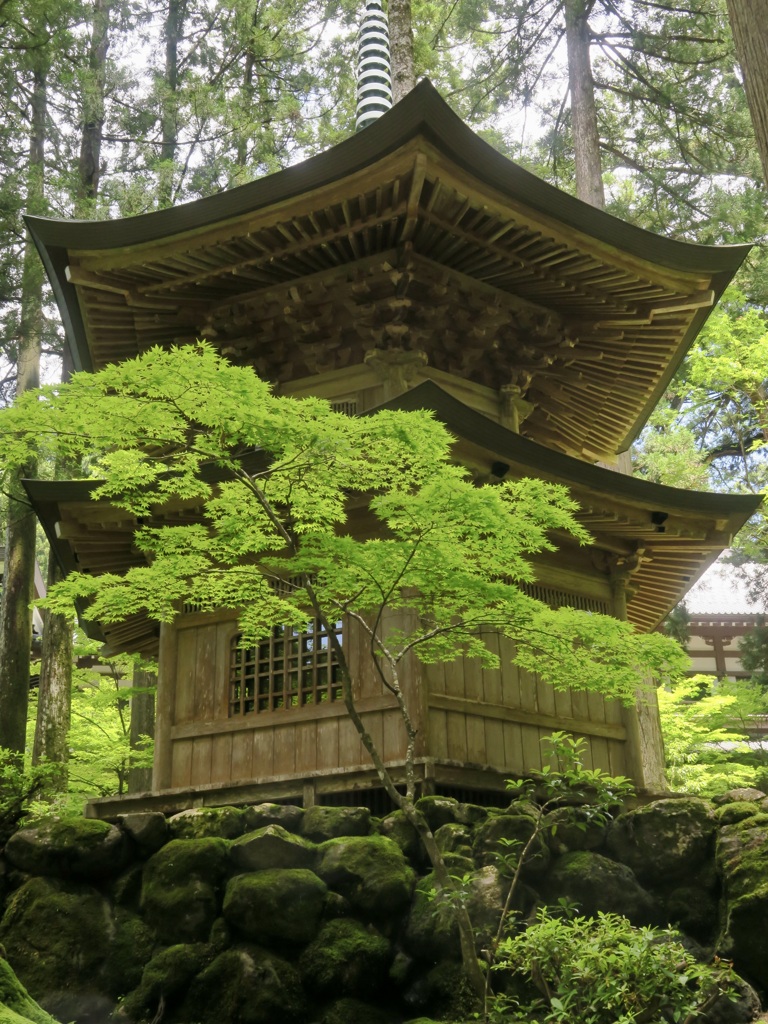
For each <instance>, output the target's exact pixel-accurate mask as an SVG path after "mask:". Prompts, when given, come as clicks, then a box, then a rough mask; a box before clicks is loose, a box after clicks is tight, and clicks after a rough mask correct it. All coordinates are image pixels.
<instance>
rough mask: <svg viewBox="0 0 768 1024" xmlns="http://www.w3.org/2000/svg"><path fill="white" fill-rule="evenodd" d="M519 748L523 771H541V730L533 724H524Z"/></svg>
mask: <svg viewBox="0 0 768 1024" xmlns="http://www.w3.org/2000/svg"><path fill="white" fill-rule="evenodd" d="M520 733H521V737H520V748H521V751H522V762H523V768H522V771H523V772H538V771H541V768H542V761H541V734H542V730H541V729H540V728H538V727H537V726H534V725H524V726H523V727H522V728H521V730H520Z"/></svg>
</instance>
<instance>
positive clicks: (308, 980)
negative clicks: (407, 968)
mask: <svg viewBox="0 0 768 1024" xmlns="http://www.w3.org/2000/svg"><path fill="white" fill-rule="evenodd" d="M391 961H392V949H391V947H390V944H389V942H388V941H387V940H386V939H385V938H384V936H383V935H381V933H380V932H377V931H376V930H375V929H373V928H366V926H365V925H364V924H362V923H361V922H360V921H355V920H351V919H349V918H347V919H344V918H340V919H338V920H336V921H329V922H328V924H326V925H325V926H324V927H323V928H322V929H321V931H320V933H319V935H318V936H317V938H316V939H315V940H314V942H312V943H311V944H310V945H309V946H307V948H306V949H305V950H304V952H303V953H302V954H301V958H300V960H299V971H300V972H301V976H302V978H303V980H304V983H305V985H306V987H307V989H309V990H310V991H313V992H317V993H321V994H329V995H339V994H343V995H350V996H359V997H360V998H363V999H365V998H372V997H375V996H376V994H377V993H378V992H379V991H380V990H381V989H382V988H383V987H384V986H385V984H386V982H387V972H388V969H389V965H390V963H391Z"/></svg>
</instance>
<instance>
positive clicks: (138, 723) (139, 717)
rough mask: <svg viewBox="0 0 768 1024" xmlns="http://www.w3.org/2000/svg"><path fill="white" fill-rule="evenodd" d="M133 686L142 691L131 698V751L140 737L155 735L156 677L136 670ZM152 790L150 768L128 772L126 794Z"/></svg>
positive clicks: (136, 745) (132, 769) (137, 743)
mask: <svg viewBox="0 0 768 1024" xmlns="http://www.w3.org/2000/svg"><path fill="white" fill-rule="evenodd" d="M133 686H134V687H136V688H137V689H141V690H144V691H145V692H143V693H134V694H133V696H132V697H131V732H130V742H131V749H132V750H136V748H137V747H138V745H139V742H140V740H141V737H142V736H152V737H153V738H154V735H155V694H154V687H156V686H157V676H155V675H154V674H153V673H152V672H143V671H141V670H140V669H136V670H135V671H134V673H133ZM151 789H152V769H151V768H131V769H129V771H128V792H129V793H146V792H148V791H149V790H151Z"/></svg>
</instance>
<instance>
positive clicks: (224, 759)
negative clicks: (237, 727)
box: [211, 733, 239, 783]
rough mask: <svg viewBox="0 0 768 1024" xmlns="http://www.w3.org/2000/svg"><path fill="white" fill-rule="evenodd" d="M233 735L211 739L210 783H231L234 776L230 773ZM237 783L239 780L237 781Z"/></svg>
mask: <svg viewBox="0 0 768 1024" xmlns="http://www.w3.org/2000/svg"><path fill="white" fill-rule="evenodd" d="M235 735H237V734H234V735H233V734H231V733H224V734H223V735H221V736H214V737H213V750H212V752H211V782H221V783H226V782H233V781H235V780H236V776H234V775H233V773H232V768H233V760H232V749H233V746H234V739H235ZM237 781H239V780H237Z"/></svg>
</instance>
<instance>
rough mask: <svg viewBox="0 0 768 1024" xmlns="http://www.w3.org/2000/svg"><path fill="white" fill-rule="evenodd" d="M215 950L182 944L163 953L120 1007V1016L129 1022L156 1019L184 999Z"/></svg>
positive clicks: (151, 963)
mask: <svg viewBox="0 0 768 1024" xmlns="http://www.w3.org/2000/svg"><path fill="white" fill-rule="evenodd" d="M213 956H214V951H213V948H212V947H211V946H209V945H208V944H207V943H203V942H195V943H179V944H178V945H175V946H169V947H168V948H167V949H163V950H161V951H160V952H159V953H157V954H156V955H155V956H153V957H152V959H151V960H150V961H149V962H148V963H147V964H146V966H145V967H144V970H143V972H142V975H141V981H140V982H139V984H138V986H137V987H136V989H135V990H134V991H133V992H131V993H130V994H129V995H128V996H126V998H125V999H124V1000H123V1002H122V1003H121V1005H120V1017H122V1018H128V1020H143V1019H146V1018H154V1017H155V1016H156V1015H157V1014H159V1013H160V1009H161V1007H162V1008H163V1013H165V1012H166V1011H167V1013H168V1015H169V1016H170V1017H171V1018H173V1016H174V1007H175V1006H178V1004H179V1003H180V1002H181V1001H182V1000H183V998H184V997H185V995H186V993H187V991H188V990H189V986H190V984H191V982H192V980H193V978H194V977H195V976H196V975H197V974H199V973H200V972H201V971H202V970H203V969H204V968H205V967H206V966H207V965H208V964H209V963H210V962H211V960H212V959H213Z"/></svg>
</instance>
